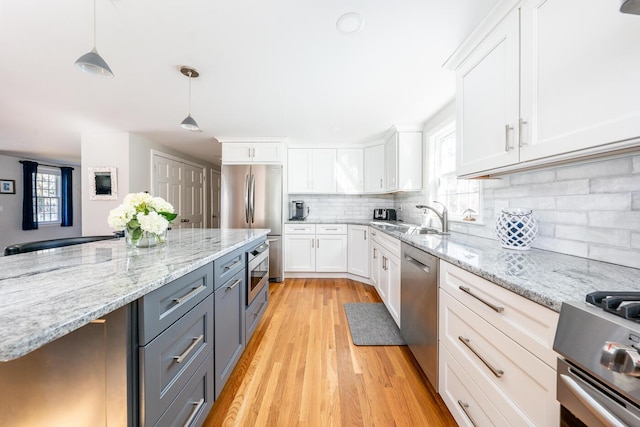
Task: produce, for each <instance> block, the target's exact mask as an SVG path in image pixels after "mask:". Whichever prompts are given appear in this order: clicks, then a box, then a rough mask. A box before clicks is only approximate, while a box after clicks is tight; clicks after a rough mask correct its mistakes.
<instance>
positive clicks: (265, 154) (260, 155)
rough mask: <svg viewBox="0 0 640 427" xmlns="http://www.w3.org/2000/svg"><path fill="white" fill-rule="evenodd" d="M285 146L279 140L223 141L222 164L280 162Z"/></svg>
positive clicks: (282, 158)
mask: <svg viewBox="0 0 640 427" xmlns="http://www.w3.org/2000/svg"><path fill="white" fill-rule="evenodd" d="M285 150H286V148H285V146H284V144H282V143H279V142H256V143H253V142H223V143H222V163H224V164H247V163H260V164H282V162H283V160H284V154H285Z"/></svg>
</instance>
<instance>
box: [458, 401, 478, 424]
mask: <svg viewBox="0 0 640 427" xmlns="http://www.w3.org/2000/svg"><path fill="white" fill-rule="evenodd" d="M458 405H460V408H462V412H464V414H465V415H466V416H467V418H469V422H470V423H471V425H472V426H473V427H477V424H476V423H474V422H473V418H471V415H470V414H469V404H468V403H464V402H463V401H462V400H458Z"/></svg>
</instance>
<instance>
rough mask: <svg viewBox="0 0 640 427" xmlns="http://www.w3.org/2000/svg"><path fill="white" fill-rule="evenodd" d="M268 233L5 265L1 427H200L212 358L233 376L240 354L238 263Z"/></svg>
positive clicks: (194, 233)
mask: <svg viewBox="0 0 640 427" xmlns="http://www.w3.org/2000/svg"><path fill="white" fill-rule="evenodd" d="M268 231H269V230H261V229H257V230H213V229H194V230H173V231H170V232H169V234H168V241H167V242H166V243H164V244H161V245H158V246H156V247H153V248H137V249H127V248H126V247H125V242H124V240H122V239H119V240H105V241H99V242H93V243H86V244H81V245H75V246H67V247H62V248H56V249H50V250H44V251H38V252H32V253H26V254H21V255H15V256H9V257H4V258H1V259H0V296H1V297H0V361H1V362H0V425H25V426H26V425H42V424H43V423H46V424H47V425H70V424H69V423H73V425H91V426H97V425H103V426H125V425H128V426H135V425H155V424H157V423H159V425H165V424H171V423H173V422H174V421H176V420H177V421H179V422H180V423H182V424H184V423H185V422H187V421H188V423H189V424H190V425H200V424H201V423H202V421H203V420H204V417H206V414H207V413H208V411H209V409H210V408H211V405H212V404H213V399H214V395H213V384H214V376H215V381H218V382H221V381H224V380H226V377H223V374H225V375H226V373H224V372H222V373H221V372H218V370H217V367H216V369H214V357H215V362H216V364H217V365H218V364H219V366H221V367H225V368H227V369H228V370H232V369H233V366H235V363H236V362H237V360H238V358H239V354H241V353H242V350H243V349H244V345H245V342H244V340H245V333H244V332H245V315H246V314H245V310H246V312H249V308H250V307H248V306H247V305H246V283H247V282H246V274H247V270H246V255H245V254H246V252H247V251H249V250H252V249H253V248H254V247H255V246H257V245H260V244H263V243H264V241H265V239H266V235H267V232H268ZM267 289H268V287H264V289H263V291H262V293H265V294H266V292H267ZM265 298H266V297H265ZM265 308H266V303H264V304H261V305H260V309H261V310H262V311H254V312H251V314H252V316H254V317H255V316H261V314H262V313H263V312H264V309H265ZM214 315H215V334H214ZM252 318H253V317H252ZM214 337H215V338H214ZM214 339H215V352H214V351H213V349H214ZM219 362H220V363H219ZM214 371H215V374H214ZM221 386H222V383H221V384H220V387H221Z"/></svg>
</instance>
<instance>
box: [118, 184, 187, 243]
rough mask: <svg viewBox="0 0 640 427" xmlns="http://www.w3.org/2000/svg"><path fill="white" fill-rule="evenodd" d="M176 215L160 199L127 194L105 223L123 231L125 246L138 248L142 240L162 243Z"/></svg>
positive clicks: (140, 194)
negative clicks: (129, 245) (125, 239)
mask: <svg viewBox="0 0 640 427" xmlns="http://www.w3.org/2000/svg"><path fill="white" fill-rule="evenodd" d="M177 216H178V214H176V213H174V211H173V206H171V203H168V202H167V201H166V200H164V199H163V198H162V197H153V196H151V195H150V194H148V193H131V194H127V196H126V197H125V198H124V202H123V203H122V204H121V205H120V206H118V207H117V208H115V209H112V210H111V212H109V217H108V218H107V222H108V223H109V227H111V228H114V229H115V230H119V231H120V230H124V231H125V237H126V238H127V244H131V245H133V246H138V245H139V244H140V242H141V241H142V240H143V238H145V237H146V238H147V239H148V241H147V244H148V245H149V246H153V245H152V244H151V243H150V242H151V239H153V242H154V243H153V244H155V242H156V241H157V242H163V241H164V236H165V231H166V230H167V228H168V227H169V224H170V223H171V221H173V220H174V219H175V218H176V217H177Z"/></svg>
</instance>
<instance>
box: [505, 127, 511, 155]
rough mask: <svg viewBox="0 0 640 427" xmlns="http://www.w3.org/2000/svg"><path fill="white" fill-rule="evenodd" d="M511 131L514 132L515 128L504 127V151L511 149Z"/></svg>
mask: <svg viewBox="0 0 640 427" xmlns="http://www.w3.org/2000/svg"><path fill="white" fill-rule="evenodd" d="M511 130H513V126H509V125H508V124H506V125H504V151H509V150H510V149H511V144H510V143H509V131H511Z"/></svg>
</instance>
